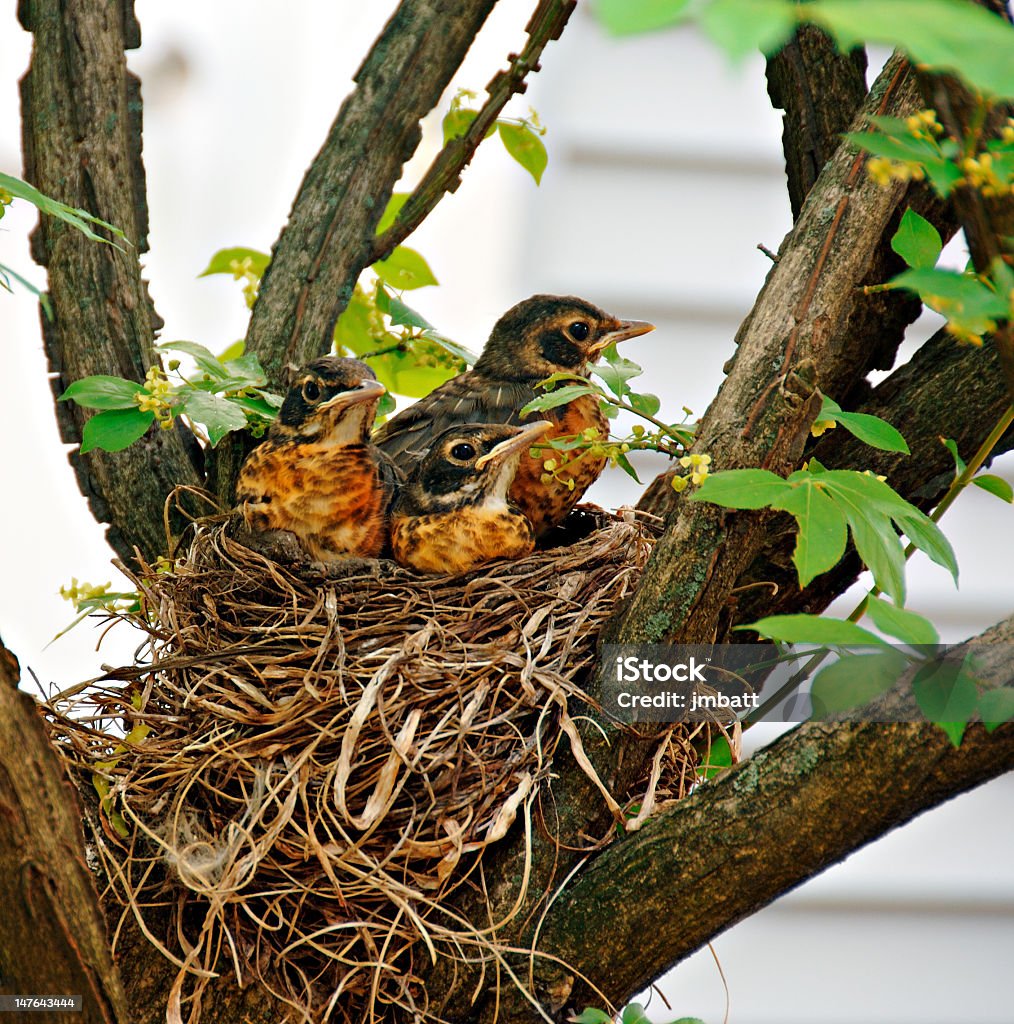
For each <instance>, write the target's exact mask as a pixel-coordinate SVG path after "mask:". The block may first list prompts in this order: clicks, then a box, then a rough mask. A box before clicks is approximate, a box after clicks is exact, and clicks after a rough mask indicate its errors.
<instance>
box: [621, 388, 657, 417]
mask: <svg viewBox="0 0 1014 1024" xmlns="http://www.w3.org/2000/svg"><path fill="white" fill-rule="evenodd" d="M627 401H628V402H629V403H630V407H631V408H632V409H636V410H637V412H639V413H641V414H642V415H644V416H655V415H656V414H657V413H658V410H659V409H661V408H662V400H661V399H660V398H659V397H658V395H653V394H651V393H650V392H648V391H645V392H641V393H638V392H636V391H631V392H630V393H629V394H628V395H627Z"/></svg>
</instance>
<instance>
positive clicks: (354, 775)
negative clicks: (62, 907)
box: [47, 519, 696, 1021]
mask: <svg viewBox="0 0 1014 1024" xmlns="http://www.w3.org/2000/svg"><path fill="white" fill-rule="evenodd" d="M650 546H651V542H650V539H649V537H648V536H647V535H646V532H645V529H644V528H643V526H641V525H638V524H637V523H634V522H626V521H622V520H620V519H608V521H607V522H606V525H605V526H604V527H603V528H601V529H598V530H597V531H595V532H594V533H592V534H591V535H589V536H587V537H585V538H584V539H582V540H579V541H578V542H577V543H574V544H572V545H571V546H569V547H563V548H555V549H552V550H547V551H539V552H536V553H535V554H533V555H531V556H529V557H527V558H524V559H521V560H519V561H515V562H502V563H498V564H494V565H491V566H487V567H486V568H484V569H483V570H481V571H479V572H476V573H472V574H470V575H468V576H460V577H437V578H424V577H420V576H418V575H416V574H415V573H412V572H410V571H407V570H403V569H399V568H397V567H394V566H393V565H390V564H388V563H381V564H382V565H383V566H384V569H385V571H384V573H383V574H382V575H380V576H378V575H373V574H364V575H360V576H352V577H350V578H347V579H341V580H329V579H312V578H309V579H308V578H304V577H301V576H300V575H298V574H296V573H294V572H292V571H290V570H288V569H286V568H284V567H282V566H279V565H277V564H276V563H274V562H271V561H269V560H268V559H266V558H265V557H263V556H261V555H259V554H257V553H255V552H253V551H251V550H250V549H248V548H246V547H244V546H242V545H241V544H239V543H238V542H237V541H236V540H234V539H233V538H232V537H231V536H230V533H229V530H228V529H227V528H226V527H225V526H224V525H222V524H221V523H216V524H212V525H210V526H208V525H205V526H201V525H198V528H197V529H196V532H195V535H194V539H193V540H192V542H191V543H190V544H189V548H188V550H187V551H186V552H185V554H184V555H183V556H182V557H181V558H179V559H177V560H176V562H175V564H173V565H172V566H171V567H169V568H168V571H167V567H166V566H161V567H159V568H158V569H156V568H155V567H152V566H147V565H144V566H142V568H141V570H140V571H138V572H137V573H135V574H133V578H134V580H135V582H136V584H137V587H138V591H139V593H140V594H141V596H142V602H141V604H142V613H141V614H139V615H137V616H135V617H134V622H135V624H136V625H137V626H139V627H140V628H141V629H143V630H144V631H145V632H146V633H147V641H146V644H145V645H144V647H142V649H141V651H140V652H139V658H138V661H137V664H135V665H134V666H130V667H128V668H125V669H121V670H118V671H115V672H112V673H110V674H109V675H108V676H107V677H105V679H104V680H101V681H99V682H98V683H94V684H92V685H90V686H89V687H86V688H85V687H77V688H75V689H74V690H72V691H68V692H67V693H65V694H63V695H61V696H59V697H57V698H54V699H53V700H52V701H50V702H49V704H48V707H47V711H48V719H49V724H50V728H51V731H52V734H53V737H54V739H55V740H56V741H57V747H58V749H59V750H60V751H61V753H62V755H63V757H64V759H65V760H66V761H67V763H68V764H69V766H70V768H71V771H72V774H73V775H74V776H75V779H76V781H77V783H78V785H79V787H80V788H81V789H82V791H83V792H84V791H91V790H92V787H93V786H94V787H95V789H97V790H98V793H99V798H100V800H99V804H98V806H97V807H96V808H95V813H94V815H92V816H91V817H92V819H93V820H92V828H91V832H92V842H93V849H94V851H95V854H96V856H97V859H98V864H99V866H100V867H101V873H102V877H103V881H104V883H105V884H106V886H107V891H106V894H105V895H106V905H107V906H113V907H115V906H117V905H119V906H120V907H122V908H123V909H122V913H123V914H132V915H134V917H135V918H136V920H137V921H138V923H139V924H140V926H141V928H142V930H143V931H144V933H145V934H146V935H147V936H148V938H149V939H150V940H151V941H152V942H154V943H155V944H156V945H158V946H159V948H160V949H161V950H162V952H163V954H164V955H165V956H166V957H167V958H168V959H170V960H171V961H173V962H174V963H175V964H176V965H177V968H178V969H179V975H178V978H177V984H176V986H175V987H174V989H173V994H172V1000H171V1004H170V1007H169V1017H170V1020H172V1019H175V1020H183V1019H184V1018H186V1017H187V1016H189V1017H190V1019H191V1020H196V1019H197V1018H198V1017H199V1015H200V996H201V991H202V989H203V987H204V986H205V985H206V984H207V982H208V979H209V978H211V977H214V976H215V975H216V974H221V973H222V972H224V971H230V970H231V971H233V972H234V973H235V976H236V977H237V979H238V980H239V982H240V983H241V984H246V983H249V982H250V981H252V980H254V979H258V980H259V981H260V982H261V983H262V984H264V985H265V986H267V987H268V988H269V989H270V990H271V991H272V992H273V993H275V994H276V995H277V996H278V997H279V998H280V999H283V1000H284V1001H286V1002H287V1003H289V1004H290V1005H291V1006H292V1007H294V1008H295V1009H296V1010H297V1012H298V1015H299V1017H300V1018H301V1019H305V1020H313V1021H319V1020H342V1019H345V1020H349V1021H362V1020H372V1019H378V1018H383V1017H385V1016H386V1015H387V1014H388V1013H389V1012H390V1011H391V1010H392V1008H394V1007H401V1008H402V1009H408V1010H409V1011H411V1012H414V1013H415V1014H418V1015H419V1016H420V1017H423V1016H425V1015H426V1014H427V1012H428V1011H427V1002H426V993H425V986H424V985H423V983H422V982H421V981H420V979H419V974H418V967H419V965H420V964H421V963H422V962H423V961H429V959H430V958H431V956H433V955H445V956H451V957H458V958H464V959H469V960H471V961H472V962H475V961H476V960H482V959H486V960H494V959H496V958H497V957H498V956H499V955H500V954H499V953H498V951H497V950H496V949H495V948H494V947H493V946H492V945H491V940H490V939H489V938H488V936H489V935H490V934H491V930H490V929H489V923H490V922H489V919H488V917H485V918H484V919H483V920H482V921H480V922H477V923H476V926H475V927H474V928H472V927H471V926H470V925H469V922H467V921H466V920H464V919H463V918H462V917H461V916H460V915H455V914H450V913H442V912H441V907H442V905H443V906H446V901H447V899H448V897H449V896H450V894H451V893H452V892H453V891H454V890H455V889H456V888H457V887H459V886H461V885H462V884H469V885H476V884H477V883H476V879H477V878H478V877H479V873H477V872H476V871H475V868H476V865H477V864H478V863H479V861H480V859H481V857H482V855H483V852H484V851H485V850H487V849H488V848H489V847H490V846H491V845H493V844H495V843H497V842H498V841H500V840H501V839H503V838H504V836H505V835H506V834H507V832H508V830H509V829H510V827H511V825H512V824H513V823H514V822H515V821H516V820H517V819H518V818H519V817H520V818H525V817H528V816H529V815H531V814H532V812H533V806H534V805H535V803H536V801H537V800H538V799H539V796H540V793H542V792H543V790H544V787H545V786H546V785H547V784H548V782H547V778H548V767H549V765H550V763H551V761H552V758H553V755H554V751H555V750H556V749H557V746H558V745H559V744H560V743H561V741H562V742H565V743H567V744H568V745H569V747H570V749H571V750H572V751H573V753H574V754H575V755H576V759H577V761H578V763H580V764H582V765H583V766H584V767H585V770H586V771H588V772H589V773H590V774H591V775H592V776H593V777H594V771H593V769H592V768H591V765H590V763H589V762H588V759H587V758H586V757H584V755H583V751H582V750H581V747H580V738H579V733H578V730H577V729H576V728H575V725H574V719H575V718H576V717H577V716H579V715H582V714H586V713H587V711H588V704H589V698H588V697H587V696H586V695H585V693H584V692H583V691H582V683H583V681H584V679H585V678H586V677H587V674H588V672H589V670H590V669H591V668H592V666H593V665H594V664H595V661H596V643H597V639H598V636H599V633H600V631H601V628H602V626H603V624H604V623H605V621H606V620H607V618H608V617H609V616H610V614H611V612H612V611H613V610H614V608H615V607H616V604H617V602H618V601H620V600H622V599H623V598H624V596H625V595H627V594H628V593H630V592H631V590H632V588H633V586H634V584H635V582H636V580H637V578H638V576H639V574H640V572H641V570H642V568H643V566H644V564H645V561H646V559H647V557H648V554H649V550H650ZM661 742H662V744H663V746H662V747H661V748H660V753H659V754H658V755H657V756H656V758H655V762H654V764H655V770H654V771H653V772H652V773H651V777H650V779H646V781H645V783H644V785H643V786H642V787H641V789H640V792H639V793H638V794H636V796H635V795H630V794H628V796H631V803H630V805H629V806H633V807H635V808H638V807H639V808H640V818H639V820H643V818H644V817H645V816H646V815H647V814H648V813H650V809H651V807H652V806H654V805H655V804H657V802H658V801H660V800H662V799H667V798H673V797H678V796H681V795H682V794H683V793H684V792H685V791H686V790H687V789H689V788H690V786H691V785H692V784H693V782H694V778H695V770H696V759H695V754H694V751H693V749H692V748H691V746H690V743H689V742H688V738H687V732H686V730H681V729H676V730H673V729H670V730H669V732H668V733H666V734H665V736H664V737H663V739H662V741H661ZM595 781H596V783H597V784H598V780H597V779H595ZM599 786H600V789H601V790H602V792H603V799H604V800H606V801H607V802H609V803H610V805H611V806H612V807H613V809H614V810H618V808H617V807H616V805H615V803H613V802H612V799H613V798H612V797H611V796H609V794H608V793H606V792H605V789H604V787H602V786H601V784H599ZM620 800H621V801H622V800H623V797H622V796H620ZM526 874H527V873H526ZM519 898H520V896H519ZM420 950H422V953H421V955H420Z"/></svg>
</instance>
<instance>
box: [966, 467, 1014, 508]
mask: <svg viewBox="0 0 1014 1024" xmlns="http://www.w3.org/2000/svg"><path fill="white" fill-rule="evenodd" d="M972 483H973V484H975V486H976V487H981V488H982V489H983V490H984V491H989V493H990V494H995V495H996V496H997V497H998V498H999V499H1000V500H1001V501H1006V502H1007V503H1008V504H1010V503H1011V502H1014V488H1012V487H1011V485H1010V484H1009V483H1008V482H1007V481H1006V480H1004V478H1003V477H1000V476H994V475H993V474H992V473H983V474H981V475H980V476H976V477H973V478H972Z"/></svg>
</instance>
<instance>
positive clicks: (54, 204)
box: [0, 173, 130, 252]
mask: <svg viewBox="0 0 1014 1024" xmlns="http://www.w3.org/2000/svg"><path fill="white" fill-rule="evenodd" d="M0 189H3V190H4V191H5V192H9V193H10V194H11V195H12V196H14V198H15V199H24V200H25V201H26V202H29V203H31V204H32V205H33V206H34V207H35V208H36V209H37V210H38V211H39V212H40V213H45V214H46V215H47V216H50V217H55V218H56V219H57V220H62V221H63V222H64V223H65V224H69V225H70V226H71V227H73V228H76V229H77V230H78V231H80V232H81V234H83V235H84V236H85V237H87V238H90V239H91V240H92V241H93V242H104V243H105V244H106V245H111V246H112V247H113V248H114V249H119V250H120V252H123V251H124V250H123V247H122V246H120V245H117V244H116V243H115V242H112V241H110V240H109V239H108V238H103V237H102V236H101V235H97V234H96V233H95V232H94V231H92V229H91V228H90V227H89V226H88V225H89V224H96V225H98V226H99V227H102V228H105V229H106V230H107V231H109V232H111V233H112V234H113V235H115V236H116V237H117V238H122V239H123V241H125V242H127V236H126V235H125V234H124V233H123V232H122V231H121V230H120V229H119V228H118V227H116V226H114V225H113V224H109V223H108V222H106V221H104V220H99V218H98V217H95V216H93V215H92V214H90V213H89V212H88V211H87V210H78V209H76V208H75V207H73V206H68V205H67V204H66V203H61V202H60V201H59V200H58V199H52V198H51V197H50V196H47V195H46V194H45V193H43V192H40V191H39V190H38V189H37V188H35V187H34V186H33V185H29V184H28V182H27V181H22V180H21V179H20V178H14V177H11V175H9V174H3V173H0ZM127 244H128V245H129V244H130V243H129V242H127Z"/></svg>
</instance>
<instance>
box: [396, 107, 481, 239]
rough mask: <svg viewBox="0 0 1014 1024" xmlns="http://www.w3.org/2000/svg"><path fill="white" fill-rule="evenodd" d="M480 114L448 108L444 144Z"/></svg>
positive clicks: (467, 127)
mask: <svg viewBox="0 0 1014 1024" xmlns="http://www.w3.org/2000/svg"><path fill="white" fill-rule="evenodd" d="M478 114H479V111H478V110H468V109H467V108H463V107H457V108H452V109H451V110H448V111H447V113H446V114H444V120H443V122H442V123H441V127H442V128H443V132H444V145H445V146H446V145H447V143H448V142H450V141H451V140H452V139H460V138H462V137H463V136H464V135H465V134H466V133H467V131H468V129H469V128H471V126H472V122H473V121H474V120H475V119H476V117H477V116H478ZM385 216H386V214H385ZM378 233H379V232H378Z"/></svg>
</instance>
